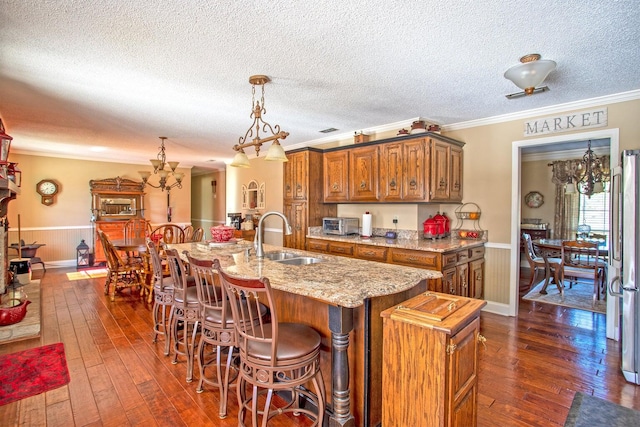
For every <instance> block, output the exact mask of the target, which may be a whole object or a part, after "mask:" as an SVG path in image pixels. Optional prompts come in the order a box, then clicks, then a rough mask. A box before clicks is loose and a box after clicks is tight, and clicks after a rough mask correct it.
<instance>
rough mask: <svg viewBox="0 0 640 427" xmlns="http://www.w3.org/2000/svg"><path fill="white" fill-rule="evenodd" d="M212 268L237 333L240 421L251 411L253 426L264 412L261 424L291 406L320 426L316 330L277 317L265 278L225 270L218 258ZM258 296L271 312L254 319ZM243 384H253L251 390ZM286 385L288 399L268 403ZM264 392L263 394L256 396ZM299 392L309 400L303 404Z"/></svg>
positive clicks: (321, 398) (321, 395) (322, 404)
mask: <svg viewBox="0 0 640 427" xmlns="http://www.w3.org/2000/svg"><path fill="white" fill-rule="evenodd" d="M213 268H214V269H216V270H217V271H218V274H219V277H220V282H221V283H222V285H223V286H224V288H225V291H226V292H227V296H228V300H229V303H230V305H231V313H232V315H233V323H234V326H235V329H236V333H237V334H238V347H239V353H240V368H239V372H240V373H239V377H238V382H237V386H236V388H237V397H238V407H239V408H238V425H239V426H245V418H246V416H247V414H250V415H251V425H252V426H254V427H257V425H258V419H259V418H260V417H262V426H263V427H266V425H267V423H268V421H269V419H271V418H273V417H275V416H278V415H280V414H283V413H288V412H292V413H293V414H296V415H297V414H300V413H302V414H306V415H307V416H309V417H310V418H311V419H312V420H313V424H312V425H314V426H322V423H323V420H324V411H325V405H326V403H325V399H326V396H325V388H324V381H323V379H322V372H321V371H320V345H321V339H320V334H319V333H318V332H317V331H316V330H314V329H313V328H311V327H309V326H307V325H304V324H301V323H280V322H278V315H277V310H276V309H275V301H274V297H273V295H272V291H271V285H270V282H269V279H268V278H266V277H262V278H259V279H258V278H244V277H236V276H232V275H229V274H227V273H225V272H224V270H222V269H221V268H220V263H219V261H218V260H217V259H216V260H214V264H213ZM261 301H263V302H264V303H265V304H266V305H267V306H269V307H271V310H270V316H267V317H259V318H258V321H257V322H255V321H254V320H255V318H254V317H253V313H257V312H260V310H261V308H260V304H261ZM251 307H253V308H251ZM305 384H311V385H313V389H314V390H313V391H314V393H312V392H311V390H309V389H307V388H305V387H303V385H305ZM247 386H249V387H251V388H252V392H251V394H250V395H247ZM286 390H288V391H290V392H291V400H290V401H288V402H286V403H285V404H284V405H283V406H281V407H277V408H273V409H272V406H271V405H272V397H273V393H274V392H276V393H277V392H281V391H286ZM265 394H266V396H265V398H264V400H262V399H259V398H258V396H259V395H265ZM302 397H304V398H306V399H307V400H308V401H309V402H310V405H308V406H304V407H303V406H301V405H300V402H301V400H302ZM258 400H260V402H264V407H263V408H262V409H258V403H259V402H258ZM313 407H315V408H316V411H314V410H313V409H312V408H313Z"/></svg>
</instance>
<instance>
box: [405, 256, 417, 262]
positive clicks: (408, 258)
mask: <svg viewBox="0 0 640 427" xmlns="http://www.w3.org/2000/svg"><path fill="white" fill-rule="evenodd" d="M407 261H418V258H414V257H412V256H409V257H407Z"/></svg>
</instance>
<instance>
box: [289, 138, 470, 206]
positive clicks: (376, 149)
mask: <svg viewBox="0 0 640 427" xmlns="http://www.w3.org/2000/svg"><path fill="white" fill-rule="evenodd" d="M362 145H364V146H357V147H355V148H354V147H341V148H339V149H332V150H331V151H328V152H325V153H324V177H323V179H324V201H325V202H331V203H343V202H358V203H359V202H393V203H397V202H460V201H462V169H463V151H462V146H463V145H464V144H462V143H461V142H458V141H455V140H453V139H451V138H446V137H443V136H440V135H436V134H427V136H425V134H423V135H421V136H419V137H418V136H412V137H401V138H392V139H389V140H382V141H375V142H371V143H367V144H362ZM285 179H286V176H285ZM286 193H287V192H286V190H285V197H286Z"/></svg>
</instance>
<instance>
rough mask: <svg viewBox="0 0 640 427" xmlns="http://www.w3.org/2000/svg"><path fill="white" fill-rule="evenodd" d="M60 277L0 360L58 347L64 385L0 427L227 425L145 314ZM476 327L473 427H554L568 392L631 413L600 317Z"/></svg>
mask: <svg viewBox="0 0 640 427" xmlns="http://www.w3.org/2000/svg"><path fill="white" fill-rule="evenodd" d="M70 271H74V270H71V269H66V270H65V269H57V270H54V269H50V270H49V271H48V272H47V273H46V274H45V275H44V276H43V277H42V303H43V325H42V327H43V330H42V336H41V338H39V339H32V340H25V341H19V342H14V343H6V344H2V345H0V354H8V353H12V352H15V351H19V350H23V349H27V348H31V347H36V346H39V345H43V344H50V343H55V342H59V341H62V342H63V343H64V345H65V350H66V355H67V363H68V365H69V371H70V374H71V383H70V384H69V385H67V386H64V387H61V388H59V389H56V390H52V391H50V392H47V393H44V394H41V395H38V396H34V397H30V398H27V399H23V400H21V401H18V402H14V403H11V404H8V405H4V406H0V420H1V421H0V424H1V425H3V426H10V425H28V426H43V425H47V426H58V425H60V426H70V425H76V426H111V425H113V426H116V425H117V426H122V425H145V426H146V425H167V426H169V425H170V426H180V425H198V426H235V425H237V419H236V417H235V416H234V414H235V413H236V411H237V404H236V403H235V398H231V399H229V416H228V417H227V418H226V419H225V420H220V419H219V418H218V416H217V413H218V403H217V395H218V393H217V391H213V390H212V389H211V388H208V389H206V390H205V392H204V393H202V394H198V393H196V391H195V389H196V385H197V381H195V380H194V382H192V383H189V384H188V383H186V382H185V375H186V363H184V361H180V362H179V363H178V364H177V365H172V364H171V358H169V357H165V356H164V355H163V342H162V341H159V342H158V343H155V344H154V343H152V341H151V316H150V312H149V306H147V305H146V304H145V303H144V302H142V301H141V300H140V299H139V298H137V295H136V296H135V297H134V296H131V295H130V294H129V291H124V293H123V294H122V295H119V296H117V298H116V302H115V303H112V302H110V301H109V298H108V297H105V295H104V293H103V284H104V279H103V278H101V279H82V280H74V281H70V280H68V279H67V277H66V273H67V272H70ZM525 271H526V270H525ZM40 275H41V270H36V276H35V277H36V278H38V277H39V276H40ZM481 331H482V334H483V335H484V336H485V337H486V338H487V343H486V348H481V351H480V364H479V407H478V425H479V426H481V427H484V426H487V427H488V426H496V425H502V426H562V425H563V423H564V420H565V418H566V416H567V414H568V411H569V407H570V406H571V402H572V399H573V395H574V394H575V392H576V391H581V392H584V393H587V394H592V395H594V396H597V397H601V398H603V399H606V400H609V401H611V402H614V403H618V404H621V405H623V406H627V407H630V408H634V409H637V410H640V386H634V385H631V384H628V383H626V382H625V380H624V378H623V377H622V374H621V373H620V369H619V365H620V344H619V343H617V342H614V341H611V340H607V339H606V338H605V332H604V331H605V317H604V315H601V314H594V313H591V312H586V311H579V310H574V309H566V308H563V307H558V306H552V305H544V304H540V303H528V302H526V301H522V302H521V304H520V312H519V317H518V318H508V317H503V316H498V315H494V314H491V313H483V314H482V316H481ZM279 418H281V417H279ZM273 425H274V426H284V425H287V426H307V425H310V423H309V421H308V420H306V419H296V418H295V417H291V418H287V419H280V420H278V423H274V424H273Z"/></svg>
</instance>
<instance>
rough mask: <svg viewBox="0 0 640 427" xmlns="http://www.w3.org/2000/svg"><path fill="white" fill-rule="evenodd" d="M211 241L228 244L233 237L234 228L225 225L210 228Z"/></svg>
mask: <svg viewBox="0 0 640 427" xmlns="http://www.w3.org/2000/svg"><path fill="white" fill-rule="evenodd" d="M210 230H211V239H213V241H214V242H216V243H222V242H228V241H229V240H231V238H232V237H233V231H234V230H235V228H234V227H229V226H227V225H218V226H217V227H211V229H210Z"/></svg>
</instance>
